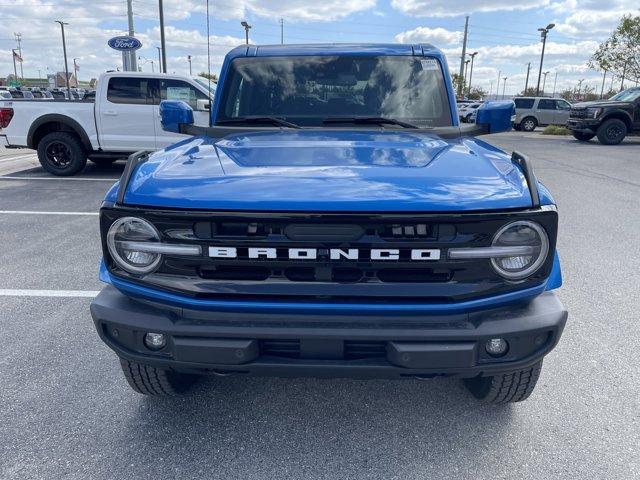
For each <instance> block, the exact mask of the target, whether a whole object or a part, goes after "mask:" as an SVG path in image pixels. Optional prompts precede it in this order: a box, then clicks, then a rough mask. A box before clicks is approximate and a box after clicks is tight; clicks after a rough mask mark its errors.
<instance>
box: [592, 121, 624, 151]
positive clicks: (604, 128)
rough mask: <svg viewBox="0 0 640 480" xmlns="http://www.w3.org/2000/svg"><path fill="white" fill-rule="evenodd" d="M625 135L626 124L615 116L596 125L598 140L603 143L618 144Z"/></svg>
mask: <svg viewBox="0 0 640 480" xmlns="http://www.w3.org/2000/svg"><path fill="white" fill-rule="evenodd" d="M626 136H627V125H626V124H625V123H624V122H623V121H622V120H618V119H617V118H610V119H609V120H605V121H604V122H603V123H602V125H600V126H599V127H598V140H600V143H602V144H603V145H618V144H619V143H620V142H621V141H622V140H623V139H624V137H626Z"/></svg>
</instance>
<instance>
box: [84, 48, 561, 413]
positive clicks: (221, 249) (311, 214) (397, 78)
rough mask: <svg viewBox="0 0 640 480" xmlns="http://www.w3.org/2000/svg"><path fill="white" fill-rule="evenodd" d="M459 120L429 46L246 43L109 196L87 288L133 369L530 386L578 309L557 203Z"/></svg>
mask: <svg viewBox="0 0 640 480" xmlns="http://www.w3.org/2000/svg"><path fill="white" fill-rule="evenodd" d="M513 115H514V106H513V103H512V102H488V103H486V104H485V105H483V106H482V107H481V108H480V109H479V110H478V114H477V120H476V123H475V124H473V125H468V126H460V125H459V124H458V115H457V111H456V103H455V95H454V91H453V87H452V84H451V81H450V76H449V71H448V67H447V63H446V60H445V57H444V55H443V54H442V52H440V51H439V50H437V49H436V48H434V47H432V46H430V45H414V46H411V45H289V46H260V47H258V46H243V47H238V48H236V49H234V50H232V51H231V52H229V54H228V55H227V56H226V58H225V60H224V63H223V66H222V71H221V75H220V81H219V86H218V90H217V94H216V97H215V100H214V104H213V105H212V107H211V123H210V126H209V127H203V126H195V125H194V124H193V112H192V111H191V109H190V108H189V106H188V105H187V104H186V103H183V102H179V101H165V102H163V103H162V105H161V116H162V124H163V128H165V129H167V130H170V131H173V132H179V133H183V134H188V135H190V136H189V137H187V138H186V139H185V140H183V141H181V142H180V143H177V144H175V145H172V146H170V147H167V148H165V149H164V150H161V151H158V152H155V153H151V154H148V153H145V152H139V153H136V154H134V155H132V156H131V157H130V158H129V160H128V162H127V165H126V167H125V170H124V172H123V174H122V178H121V179H120V181H119V182H118V183H116V184H115V185H114V186H113V187H112V188H111V189H110V191H109V192H108V193H107V195H106V198H105V199H104V203H103V205H102V208H101V210H100V228H101V236H102V248H103V253H104V259H103V261H102V264H101V267H100V278H101V280H103V281H104V282H106V283H107V286H106V287H105V288H104V289H103V290H102V291H101V293H100V294H99V295H98V296H97V297H96V298H95V300H94V301H93V303H92V304H91V313H92V316H93V320H94V322H95V326H96V328H97V331H98V333H99V335H100V337H101V338H102V340H103V341H104V342H105V343H106V344H107V345H108V346H109V347H110V348H112V349H113V350H114V351H115V352H116V354H117V355H118V357H119V358H120V362H121V365H122V370H123V372H124V375H125V377H126V379H127V380H128V382H129V384H130V385H131V387H132V388H133V389H134V390H135V391H137V392H139V393H143V394H148V395H171V394H177V393H180V392H183V391H185V390H187V389H188V388H189V387H190V386H191V385H192V384H193V383H194V381H196V379H197V378H198V376H200V375H203V374H212V375H218V376H227V375H233V374H237V375H240V374H248V375H273V376H310V377H353V378H404V377H409V378H410V377H416V378H431V377H438V376H442V377H456V378H461V379H463V381H464V383H465V385H466V386H467V387H468V389H469V390H470V391H471V393H472V394H473V395H474V396H475V397H477V398H479V399H481V400H484V401H486V402H491V403H504V402H516V401H520V400H524V399H525V398H527V397H528V396H529V395H530V394H531V392H532V390H533V389H534V387H535V384H536V381H537V379H538V376H539V374H540V370H541V366H542V359H543V357H544V356H545V355H546V354H547V353H549V352H550V351H551V350H552V349H553V347H554V346H555V345H556V344H557V342H558V340H559V338H560V335H561V333H562V330H563V327H564V325H565V322H566V319H567V312H566V310H565V308H564V307H563V306H562V304H561V303H560V301H559V300H558V298H557V297H556V295H555V293H554V292H553V290H554V289H557V288H558V287H560V285H561V283H562V279H561V273H560V263H559V260H558V255H557V253H556V248H555V247H556V236H557V231H558V214H557V210H556V207H555V205H554V201H553V198H552V197H551V195H550V194H549V191H548V190H547V189H546V188H545V187H544V186H543V185H542V184H541V183H539V182H538V181H537V180H536V177H535V175H534V173H533V170H532V168H531V165H530V163H529V162H528V160H527V158H526V157H525V156H523V155H521V154H519V153H513V154H506V153H505V152H503V151H501V150H499V149H498V148H496V147H493V146H491V145H490V144H488V143H486V142H484V141H482V140H480V139H478V138H476V136H477V135H481V134H487V133H495V132H499V131H506V130H509V129H510V128H511V125H512V124H511V122H512V117H513Z"/></svg>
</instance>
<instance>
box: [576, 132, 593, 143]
mask: <svg viewBox="0 0 640 480" xmlns="http://www.w3.org/2000/svg"><path fill="white" fill-rule="evenodd" d="M572 135H573V138H575V139H576V140H579V141H581V142H588V141H589V140H591V139H592V138H593V137H595V136H596V134H595V133H586V132H572Z"/></svg>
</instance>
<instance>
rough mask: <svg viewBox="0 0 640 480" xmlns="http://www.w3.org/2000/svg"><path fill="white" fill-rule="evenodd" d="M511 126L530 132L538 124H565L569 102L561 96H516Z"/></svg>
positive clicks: (569, 111)
mask: <svg viewBox="0 0 640 480" xmlns="http://www.w3.org/2000/svg"><path fill="white" fill-rule="evenodd" d="M513 101H514V102H515V104H516V120H515V122H514V125H513V128H515V129H516V130H524V131H525V132H532V131H533V130H535V128H536V127H538V126H542V127H544V126H546V125H566V124H567V120H569V113H571V104H570V103H569V102H567V101H566V100H565V99H563V98H548V97H518V98H514V99H513Z"/></svg>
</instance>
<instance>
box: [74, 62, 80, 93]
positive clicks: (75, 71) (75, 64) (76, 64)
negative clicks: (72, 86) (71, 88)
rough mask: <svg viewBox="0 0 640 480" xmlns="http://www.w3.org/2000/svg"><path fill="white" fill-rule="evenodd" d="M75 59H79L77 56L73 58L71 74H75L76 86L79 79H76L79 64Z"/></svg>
mask: <svg viewBox="0 0 640 480" xmlns="http://www.w3.org/2000/svg"><path fill="white" fill-rule="evenodd" d="M76 60H80V59H79V58H74V59H73V74H74V75H75V76H76V87H77V86H78V83H79V80H78V70H80V66H79V65H78V63H77V62H76Z"/></svg>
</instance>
